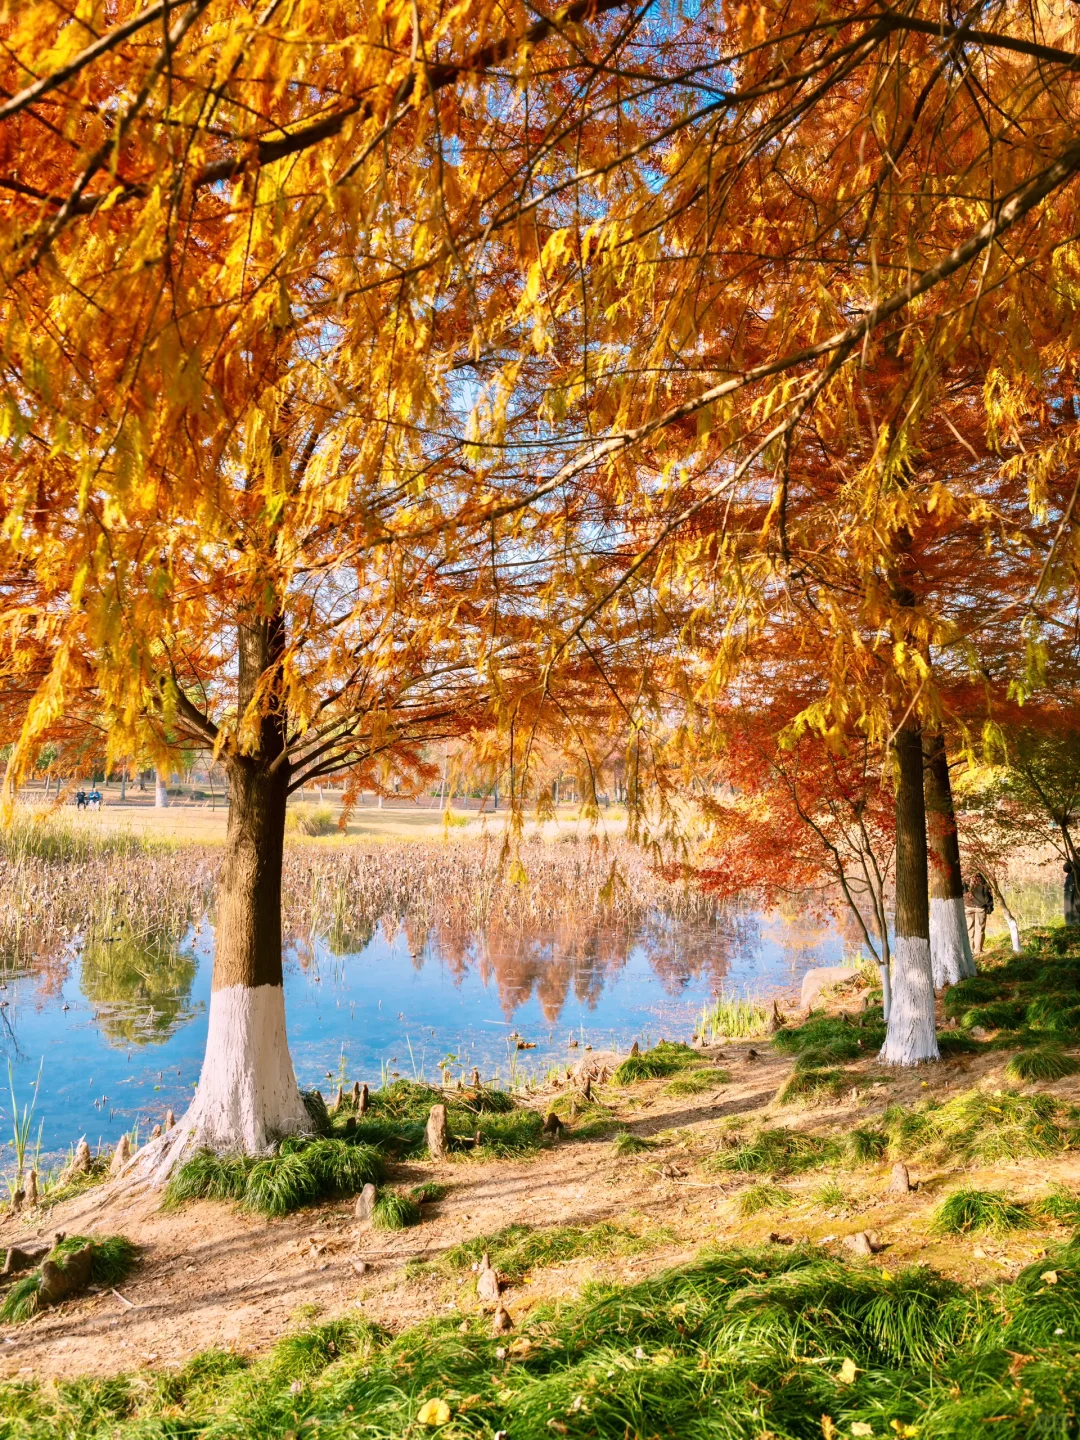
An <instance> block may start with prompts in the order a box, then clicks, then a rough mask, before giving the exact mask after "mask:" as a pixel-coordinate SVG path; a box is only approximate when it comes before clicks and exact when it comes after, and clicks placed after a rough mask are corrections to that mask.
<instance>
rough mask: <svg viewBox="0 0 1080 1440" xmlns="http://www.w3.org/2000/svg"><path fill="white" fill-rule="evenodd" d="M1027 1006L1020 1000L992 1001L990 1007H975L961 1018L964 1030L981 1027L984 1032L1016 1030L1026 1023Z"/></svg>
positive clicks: (965, 1012)
mask: <svg viewBox="0 0 1080 1440" xmlns="http://www.w3.org/2000/svg"><path fill="white" fill-rule="evenodd" d="M1026 1009H1027V1006H1026V1005H1024V1004H1023V1003H1022V1002H1021V1001H1019V1000H992V1001H991V1002H990V1003H989V1004H988V1005H973V1006H972V1008H971V1009H970V1010H965V1011H964V1013H963V1014H962V1015H961V1016H960V1025H961V1028H962V1029H964V1030H973V1029H974V1028H975V1026H976V1025H981V1026H982V1028H983V1029H984V1030H1016V1029H1018V1028H1019V1027H1020V1026H1021V1025H1022V1024H1023V1023H1024V1012H1025V1010H1026Z"/></svg>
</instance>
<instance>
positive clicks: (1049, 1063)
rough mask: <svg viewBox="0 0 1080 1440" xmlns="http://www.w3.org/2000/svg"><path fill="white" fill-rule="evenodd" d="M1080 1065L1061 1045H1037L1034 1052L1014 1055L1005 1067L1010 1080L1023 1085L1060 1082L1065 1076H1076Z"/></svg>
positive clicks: (1029, 1051) (1025, 1051) (1024, 1051)
mask: <svg viewBox="0 0 1080 1440" xmlns="http://www.w3.org/2000/svg"><path fill="white" fill-rule="evenodd" d="M1078 1070H1080V1063H1078V1062H1077V1061H1076V1060H1074V1059H1073V1057H1072V1056H1071V1055H1066V1054H1065V1052H1064V1050H1062V1048H1061V1046H1060V1045H1055V1044H1047V1045H1037V1046H1036V1047H1035V1049H1033V1050H1022V1051H1021V1052H1020V1054H1019V1055H1014V1056H1013V1057H1012V1059H1011V1060H1010V1061H1009V1063H1008V1064H1007V1065H1006V1066H1005V1074H1006V1077H1007V1078H1008V1079H1009V1080H1017V1081H1020V1082H1021V1083H1023V1082H1025V1081H1031V1080H1060V1079H1062V1078H1063V1076H1065V1075H1075V1074H1076V1072H1077V1071H1078Z"/></svg>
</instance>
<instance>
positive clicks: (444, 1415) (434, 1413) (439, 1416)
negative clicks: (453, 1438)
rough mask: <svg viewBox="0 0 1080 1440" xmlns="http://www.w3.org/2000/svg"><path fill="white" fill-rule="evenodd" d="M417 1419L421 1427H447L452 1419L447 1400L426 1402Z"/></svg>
mask: <svg viewBox="0 0 1080 1440" xmlns="http://www.w3.org/2000/svg"><path fill="white" fill-rule="evenodd" d="M416 1418H417V1420H419V1421H420V1424H421V1425H433V1426H434V1425H445V1424H446V1422H447V1421H448V1420H449V1419H450V1406H449V1405H448V1404H447V1403H446V1401H445V1400H425V1401H424V1403H423V1405H421V1406H420V1410H419V1412H418V1414H417V1416H416Z"/></svg>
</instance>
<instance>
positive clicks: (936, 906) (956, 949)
mask: <svg viewBox="0 0 1080 1440" xmlns="http://www.w3.org/2000/svg"><path fill="white" fill-rule="evenodd" d="M930 964H931V968H932V971H933V976H934V989H935V990H940V989H941V987H942V986H943V985H955V984H956V983H957V981H959V980H964V979H966V978H967V977H968V976H970V975H974V974H975V959H974V956H973V955H972V953H971V940H970V939H969V937H968V933H967V920H966V918H965V916H964V898H963V896H962V895H956V896H953V897H952V898H950V899H948V900H945V899H942V898H941V896H939V895H931V897H930Z"/></svg>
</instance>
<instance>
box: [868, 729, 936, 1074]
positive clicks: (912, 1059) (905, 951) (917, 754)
mask: <svg viewBox="0 0 1080 1440" xmlns="http://www.w3.org/2000/svg"><path fill="white" fill-rule="evenodd" d="M896 759H897V780H896V943H895V945H894V946H893V983H892V1014H891V1015H890V1016H889V1028H888V1031H887V1032H886V1035H885V1044H884V1045H883V1046H882V1047H881V1059H882V1060H883V1061H884V1062H885V1063H886V1064H888V1065H918V1064H921V1063H922V1061H924V1060H937V1059H938V1058H939V1057H938V1047H937V1033H936V1030H935V1026H934V978H933V973H932V971H931V968H930V906H929V901H928V895H927V861H926V804H925V800H924V798H923V756H922V733H921V731H920V729H919V727H918V726H917V725H914V724H912V723H911V722H909V723H908V724H906V725H904V726H903V727H902V728H901V730H900V731H899V733H898V734H897V737H896Z"/></svg>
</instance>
